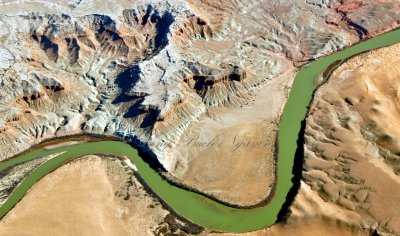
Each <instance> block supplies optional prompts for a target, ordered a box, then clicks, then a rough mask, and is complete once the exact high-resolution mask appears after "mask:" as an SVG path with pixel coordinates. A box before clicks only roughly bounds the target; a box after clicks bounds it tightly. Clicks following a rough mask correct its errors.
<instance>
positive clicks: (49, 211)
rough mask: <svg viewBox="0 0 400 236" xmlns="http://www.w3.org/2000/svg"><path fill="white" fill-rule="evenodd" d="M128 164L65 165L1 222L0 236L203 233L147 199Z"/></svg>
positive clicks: (105, 160) (85, 161) (88, 160)
mask: <svg viewBox="0 0 400 236" xmlns="http://www.w3.org/2000/svg"><path fill="white" fill-rule="evenodd" d="M126 161H127V159H124V160H121V159H117V158H113V157H109V156H102V157H99V156H94V155H90V156H85V157H82V158H78V159H76V160H74V161H72V162H70V163H68V164H65V165H63V166H62V167H60V168H58V169H57V170H55V171H54V172H52V173H51V174H49V175H47V176H46V177H45V178H44V179H42V180H40V181H39V182H38V183H37V184H36V185H35V186H34V187H33V188H32V189H31V190H30V191H29V193H28V194H27V195H26V197H24V198H23V199H22V200H21V202H20V203H18V204H17V206H16V207H15V208H14V209H13V210H12V211H11V212H10V214H8V215H7V216H6V217H4V218H3V219H2V220H1V222H0V235H15V236H16V235H121V236H122V235H154V234H155V235H171V234H177V235H182V234H186V233H197V232H199V231H200V229H201V228H199V227H196V226H193V225H191V224H188V223H187V222H182V221H181V220H180V219H178V218H176V216H175V215H174V214H173V213H170V212H169V211H168V210H167V209H165V208H164V207H163V206H162V205H161V204H160V202H159V201H158V200H157V199H156V198H154V197H153V196H151V195H149V194H148V193H147V191H146V190H145V189H144V187H143V186H142V185H141V183H140V182H139V181H138V179H137V178H136V177H135V175H134V173H133V172H134V170H132V169H131V168H130V167H129V165H127V164H126ZM185 232H186V233H185Z"/></svg>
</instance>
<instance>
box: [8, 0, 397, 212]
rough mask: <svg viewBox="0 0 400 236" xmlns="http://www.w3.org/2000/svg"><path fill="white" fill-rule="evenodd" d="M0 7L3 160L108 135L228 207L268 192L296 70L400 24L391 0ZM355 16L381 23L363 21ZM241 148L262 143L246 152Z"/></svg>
mask: <svg viewBox="0 0 400 236" xmlns="http://www.w3.org/2000/svg"><path fill="white" fill-rule="evenodd" d="M0 6H1V7H0V13H1V15H0V84H1V88H2V89H1V91H0V143H1V145H2V147H3V148H2V149H1V150H0V156H1V158H2V159H4V158H7V157H10V156H12V155H14V154H16V153H18V152H20V151H22V150H24V149H27V148H28V147H29V146H31V145H32V144H35V143H38V142H39V141H41V140H44V139H47V138H50V137H54V136H63V135H68V134H74V133H82V132H86V133H96V134H107V135H115V136H118V137H122V138H124V139H126V140H128V141H131V142H134V143H136V144H137V145H140V146H142V147H143V149H144V150H146V151H147V153H148V154H150V156H152V157H154V158H157V160H158V161H159V162H160V163H161V165H162V166H163V167H164V168H165V169H166V170H167V171H168V172H169V174H170V175H171V177H172V178H174V179H176V180H178V181H180V182H182V181H183V182H182V183H183V184H185V185H188V187H191V188H195V189H198V190H201V191H203V192H205V193H206V194H209V195H213V196H214V197H217V198H218V199H220V200H222V201H226V202H229V203H232V204H237V205H253V204H256V203H259V202H261V201H262V200H263V199H265V198H266V197H267V196H268V195H269V194H270V193H271V192H272V190H273V183H274V181H275V179H274V173H275V170H274V169H275V168H274V165H275V157H274V150H275V137H276V131H277V126H278V121H279V116H280V113H281V110H282V108H283V104H284V103H285V101H286V97H287V93H288V91H289V89H290V86H291V82H292V80H293V78H294V74H295V72H296V70H297V69H296V66H299V65H302V64H304V63H305V62H307V61H309V60H312V59H316V58H318V57H321V56H323V55H326V54H329V53H332V52H334V51H336V50H339V49H341V48H344V47H346V46H349V45H351V44H353V43H356V42H358V41H359V40H360V36H359V29H360V27H362V28H363V29H366V30H362V33H363V34H365V35H366V36H369V35H373V34H376V33H380V32H383V31H385V30H387V29H389V28H392V27H395V26H396V24H397V20H398V18H399V16H398V11H397V10H396V9H398V3H397V2H394V1H393V2H392V1H384V2H382V1H381V2H375V1H368V3H365V4H364V3H363V4H361V5H360V4H358V3H352V2H347V1H346V2H343V1H340V2H339V1H322V2H320V1H270V0H263V1H240V0H230V1H222V2H221V1H192V0H187V1H184V0H166V1H161V0H157V1H147V0H142V1H136V2H134V3H132V2H129V1H119V2H118V3H116V2H115V1H108V0H83V1H50V0H49V1H35V2H32V1H18V2H15V1H8V0H5V1H3V2H2V3H0ZM376 9H378V10H376ZM365 12H369V13H370V12H376V13H377V14H379V15H377V16H372V15H371V14H369V15H368V17H369V19H368V20H363V19H362V17H361V16H362V15H364V13H365ZM381 16H384V17H381ZM355 24H357V26H356V25H355ZM365 35H364V36H365ZM364 36H363V37H364ZM258 127H263V128H265V129H266V130H264V131H265V132H263V131H259V130H257V128H258ZM193 139H195V140H193ZM244 139H248V140H256V142H260V143H262V145H258V146H257V145H256V147H253V148H252V149H250V148H248V147H251V146H254V144H247V145H244V144H243V142H244ZM188 140H193V141H192V144H193V142H194V141H195V142H198V143H210V142H212V140H220V141H222V140H225V141H224V142H225V143H224V142H222V143H223V147H221V148H215V147H212V146H204V145H194V146H193V145H190V144H187V143H188ZM238 140H241V141H240V142H241V143H242V144H240V145H239V144H238V143H237V141H238ZM235 142H236V143H235ZM235 145H236V146H235ZM237 145H239V146H240V147H239V148H236V147H237ZM235 148H236V149H235ZM224 150H230V152H229V153H228V154H227V153H226V152H225V151H224ZM233 150H239V152H240V154H239V152H236V151H233ZM253 152H254V153H257V154H254V153H253ZM204 155H206V156H204ZM232 155H235V158H231V156H232ZM236 155H237V156H236ZM248 156H251V157H252V158H253V159H252V161H253V162H255V163H259V165H258V167H259V170H258V171H254V170H253V169H252V168H253V167H251V166H248V168H245V169H246V170H244V169H243V170H240V169H238V170H235V171H236V172H235V173H237V174H236V175H235V176H236V177H235V178H232V176H231V177H229V176H230V175H225V176H224V175H220V173H221V172H220V171H221V169H220V167H221V168H222V169H223V170H234V168H237V165H238V163H239V164H240V163H246V161H248V158H247V157H248ZM212 163H214V164H212ZM215 165H218V166H215ZM191 170H192V171H193V172H191ZM194 170H196V171H194ZM194 173H203V174H204V173H207V175H206V176H207V178H203V177H201V178H200V177H199V176H204V175H198V174H196V175H197V176H196V175H194ZM255 173H256V174H255ZM255 179H256V180H257V181H254V185H253V186H252V187H251V189H252V190H251V191H250V190H249V192H250V193H249V194H247V195H246V196H242V194H241V193H242V192H246V191H244V189H245V186H248V183H249V182H248V181H250V180H255ZM222 183H224V184H222ZM222 185H224V186H225V187H224V188H225V190H223V191H219V190H218V188H219V187H216V186H222Z"/></svg>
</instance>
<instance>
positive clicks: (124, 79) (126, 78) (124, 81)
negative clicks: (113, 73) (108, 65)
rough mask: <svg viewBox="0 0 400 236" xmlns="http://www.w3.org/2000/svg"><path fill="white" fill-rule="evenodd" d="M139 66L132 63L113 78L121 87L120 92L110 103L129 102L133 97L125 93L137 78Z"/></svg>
mask: <svg viewBox="0 0 400 236" xmlns="http://www.w3.org/2000/svg"><path fill="white" fill-rule="evenodd" d="M139 74H140V68H139V66H138V65H134V66H133V67H132V68H128V69H126V70H125V71H123V72H122V73H121V74H119V75H118V77H117V78H116V79H115V83H116V84H117V85H118V87H119V88H120V89H121V93H120V94H119V95H118V97H116V98H115V99H114V101H112V104H119V103H122V102H131V101H133V100H134V99H135V97H134V96H128V95H126V92H128V91H129V90H130V89H131V88H132V87H133V86H134V84H136V83H137V81H138V80H139Z"/></svg>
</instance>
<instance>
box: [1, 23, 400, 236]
mask: <svg viewBox="0 0 400 236" xmlns="http://www.w3.org/2000/svg"><path fill="white" fill-rule="evenodd" d="M397 42H400V30H395V31H392V32H389V33H386V34H383V35H380V36H377V37H374V38H372V39H368V40H366V41H363V42H361V43H359V44H356V45H354V46H352V47H349V48H347V49H344V50H342V51H339V52H336V53H334V54H332V55H329V56H326V57H324V58H321V59H319V60H316V61H313V62H311V63H309V64H308V65H306V66H304V67H303V68H302V69H301V70H300V71H299V73H298V74H297V75H296V78H295V80H294V83H293V87H292V90H291V93H290V96H289V99H288V101H287V103H286V105H285V108H284V111H283V114H282V117H281V122H280V127H279V158H278V172H277V185H276V190H275V195H274V196H273V198H272V200H271V202H270V203H269V204H267V205H266V206H262V207H259V208H254V209H236V208H232V207H228V206H225V205H223V204H220V203H217V202H215V201H213V200H210V199H208V198H206V197H204V196H201V195H199V194H196V193H193V192H190V191H187V190H184V189H181V188H179V187H176V186H173V185H171V184H169V183H168V182H167V181H165V180H163V179H162V177H161V176H160V175H159V173H158V172H156V171H155V170H153V169H152V168H150V167H149V166H148V164H147V163H145V162H144V161H143V160H142V158H140V157H139V155H138V152H137V151H136V149H134V148H133V147H131V146H130V145H128V144H126V143H123V142H119V141H98V142H89V143H80V144H76V145H72V146H64V147H58V148H55V149H50V150H46V149H34V150H33V151H31V152H27V153H25V154H22V155H20V156H16V157H14V158H12V159H10V160H7V161H5V162H2V163H0V171H3V170H4V169H5V168H7V167H10V166H12V165H15V164H17V163H21V162H24V161H27V160H32V159H34V158H38V157H41V156H44V155H49V154H52V153H58V152H62V151H66V152H65V153H64V154H62V155H60V156H57V157H56V158H54V159H51V160H49V161H47V162H46V163H44V164H42V165H41V166H39V167H38V168H36V169H35V170H33V171H32V172H31V174H30V175H29V176H28V177H27V178H26V179H25V180H24V181H22V182H21V183H20V184H19V185H18V186H17V187H16V189H15V190H14V191H13V192H12V193H11V196H10V198H9V199H8V200H7V201H6V202H5V203H4V205H3V206H1V207H0V218H2V217H3V216H4V215H6V214H7V212H9V211H10V210H11V209H12V208H13V207H14V205H15V204H17V203H18V201H19V200H20V199H22V198H23V197H24V195H25V194H26V192H27V191H28V190H29V189H30V188H31V187H32V186H33V185H34V184H35V183H36V182H37V181H39V180H40V179H41V178H42V177H43V176H45V175H46V174H48V173H50V172H51V171H53V170H54V169H56V168H57V167H59V166H61V165H62V164H64V163H66V162H67V161H69V160H71V159H74V158H77V157H80V156H82V155H85V154H90V153H101V154H113V155H121V156H127V157H128V158H129V159H131V160H132V162H133V163H134V164H135V165H136V166H137V168H138V171H139V174H140V175H141V177H142V178H143V179H144V181H145V182H146V183H147V184H148V186H149V187H150V188H151V189H152V190H153V191H154V192H155V193H156V194H157V195H158V196H159V197H160V198H161V199H163V200H164V201H165V202H166V203H167V204H168V206H169V207H171V208H172V209H174V210H175V212H177V213H178V214H179V215H181V216H183V217H184V218H186V219H188V220H190V221H191V222H193V223H195V224H198V225H201V226H204V227H206V228H209V229H214V230H217V231H223V232H245V231H252V230H256V229H260V228H264V227H267V226H270V225H272V224H274V223H275V222H276V220H277V214H278V213H279V211H280V209H281V208H282V205H283V203H284V202H285V199H286V196H287V194H288V191H289V190H290V188H291V187H292V181H291V179H292V177H293V174H292V169H293V163H294V158H295V152H296V148H297V143H296V141H297V138H298V134H299V131H300V128H301V121H302V120H303V119H305V117H306V115H307V108H308V106H309V104H310V102H311V99H312V96H313V92H314V90H315V89H316V80H317V78H318V77H319V76H320V75H321V74H322V73H323V72H324V70H325V69H326V68H327V67H328V66H329V65H331V64H332V63H334V62H336V61H340V60H343V59H346V58H349V57H351V56H353V55H356V54H358V53H361V52H364V51H368V50H371V49H376V48H379V47H384V46H388V45H391V44H394V43H397Z"/></svg>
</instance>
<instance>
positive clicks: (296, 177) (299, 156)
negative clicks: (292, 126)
mask: <svg viewBox="0 0 400 236" xmlns="http://www.w3.org/2000/svg"><path fill="white" fill-rule="evenodd" d="M305 129H306V120H305V119H304V120H302V121H301V128H300V132H299V134H298V138H297V149H296V153H295V157H294V163H293V170H292V173H293V178H292V183H293V186H292V187H291V188H290V190H289V192H288V194H287V196H286V201H285V203H283V205H282V208H281V210H280V211H279V213H278V217H277V222H282V221H285V220H286V219H287V216H288V215H289V214H290V206H291V205H292V203H293V200H294V198H295V197H296V195H297V193H298V191H299V189H300V181H301V179H302V176H303V174H302V171H303V162H304V133H305Z"/></svg>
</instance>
